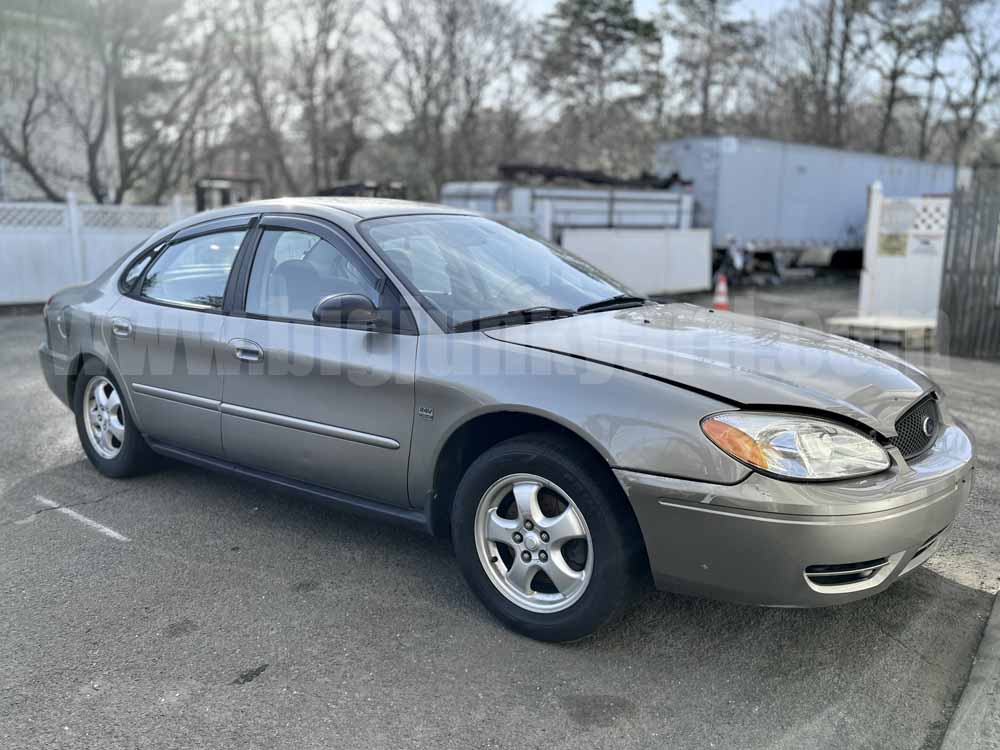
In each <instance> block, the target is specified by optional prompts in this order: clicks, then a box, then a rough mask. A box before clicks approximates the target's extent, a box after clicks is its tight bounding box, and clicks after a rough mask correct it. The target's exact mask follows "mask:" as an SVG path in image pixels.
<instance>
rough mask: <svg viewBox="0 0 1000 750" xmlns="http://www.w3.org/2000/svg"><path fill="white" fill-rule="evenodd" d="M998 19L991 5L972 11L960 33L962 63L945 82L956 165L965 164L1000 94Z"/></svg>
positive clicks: (999, 15)
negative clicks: (989, 111) (968, 149)
mask: <svg viewBox="0 0 1000 750" xmlns="http://www.w3.org/2000/svg"><path fill="white" fill-rule="evenodd" d="M998 21H1000V12H998V9H997V8H995V7H994V6H992V5H990V6H988V7H985V8H982V9H971V10H970V12H969V13H968V14H967V15H966V16H965V18H964V20H963V23H962V27H961V31H960V32H959V39H960V44H961V56H962V62H963V64H962V66H961V68H959V70H958V71H956V72H955V73H953V74H952V75H948V76H945V77H944V79H943V81H942V83H943V86H944V90H945V109H946V111H947V113H948V117H949V119H950V122H949V123H948V124H947V129H948V131H949V133H950V135H951V142H952V161H953V162H954V163H955V164H956V165H958V164H961V163H962V158H963V156H964V155H965V151H966V149H967V147H968V146H969V143H970V141H971V140H972V138H973V136H975V135H976V133H977V131H978V130H979V129H980V128H981V127H982V124H983V122H982V118H983V114H984V112H985V110H986V108H987V107H988V106H990V105H991V104H993V103H994V102H996V101H997V99H998V97H1000V28H998Z"/></svg>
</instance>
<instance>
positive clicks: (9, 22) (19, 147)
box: [0, 12, 62, 201]
mask: <svg viewBox="0 0 1000 750" xmlns="http://www.w3.org/2000/svg"><path fill="white" fill-rule="evenodd" d="M2 20H3V22H4V25H3V27H0V93H2V95H3V98H4V100H5V101H6V106H0V155H2V156H4V157H6V158H8V159H10V160H11V161H12V162H13V163H14V164H15V165H16V166H17V167H18V168H20V169H21V170H22V171H23V172H24V173H25V174H26V175H27V176H28V178H29V179H30V180H31V181H32V182H33V183H34V184H35V186H36V187H37V188H38V189H39V190H41V191H42V194H43V195H44V196H45V197H46V198H47V199H48V200H50V201H61V200H62V196H61V195H59V193H58V192H57V191H56V189H55V188H54V187H53V185H52V183H51V177H50V176H49V172H50V170H49V165H47V164H46V163H45V162H44V159H43V158H41V157H40V156H39V154H38V149H37V148H36V147H37V146H38V141H39V135H40V134H42V133H44V131H46V130H49V129H51V128H52V127H53V125H52V122H51V114H52V99H51V95H50V92H49V87H48V84H49V75H50V71H49V65H48V59H47V55H46V52H45V43H44V42H45V31H46V23H45V21H44V19H43V17H42V15H41V13H40V12H36V13H35V14H34V15H32V16H30V17H28V16H20V17H18V18H17V19H14V18H11V17H10V16H7V17H6V18H3V19H2Z"/></svg>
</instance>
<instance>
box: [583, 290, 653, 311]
mask: <svg viewBox="0 0 1000 750" xmlns="http://www.w3.org/2000/svg"><path fill="white" fill-rule="evenodd" d="M648 301H649V300H647V299H646V298H645V297H636V296H634V295H631V294H619V295H617V296H616V297H609V298H608V299H602V300H598V301H597V302H588V303H587V304H586V305H580V306H579V307H578V308H576V311H577V312H578V313H587V312H598V311H600V310H621V309H624V308H626V307H638V306H639V305H644V304H646V302H648Z"/></svg>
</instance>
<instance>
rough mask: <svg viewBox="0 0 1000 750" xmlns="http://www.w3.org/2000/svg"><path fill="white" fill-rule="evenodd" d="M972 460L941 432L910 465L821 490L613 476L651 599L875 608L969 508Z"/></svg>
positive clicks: (958, 433)
mask: <svg viewBox="0 0 1000 750" xmlns="http://www.w3.org/2000/svg"><path fill="white" fill-rule="evenodd" d="M973 458H974V448H973V444H972V440H971V437H970V436H969V434H968V432H967V431H966V430H965V429H964V428H963V427H962V426H960V425H958V424H950V425H947V426H946V427H945V428H944V429H943V430H942V434H941V435H940V437H939V438H938V440H937V442H936V443H935V445H934V446H933V448H932V449H931V451H930V452H929V453H928V454H927V455H925V456H924V457H922V458H921V459H920V460H919V461H916V462H914V463H913V464H907V463H906V462H905V461H904V460H903V459H902V457H901V456H899V455H898V454H896V455H894V459H895V465H894V467H893V469H891V470H890V471H888V472H885V473H884V474H882V475H879V476H877V477H866V478H864V479H859V480H850V481H845V482H831V483H823V484H817V483H813V484H809V483H792V482H783V481H779V480H775V479H770V478H768V477H765V476H762V475H760V474H751V475H750V476H749V477H748V478H747V479H746V480H744V481H743V482H740V483H739V484H736V485H732V486H726V485H715V484H708V483H704V482H694V481H688V480H682V479H674V478H669V477H661V476H653V475H649V474H642V473H639V472H633V471H628V470H621V469H619V470H616V472H615V473H616V475H617V476H618V479H619V481H620V482H621V483H622V486H623V487H624V488H625V491H626V493H627V494H628V497H629V500H630V501H631V504H632V507H633V509H634V510H635V513H636V516H637V518H638V520H639V525H640V527H641V529H642V534H643V538H644V540H645V543H646V551H647V553H648V556H649V562H650V567H651V569H652V572H653V578H654V580H655V582H656V585H657V586H658V587H659V588H662V589H666V590H671V591H680V592H684V593H693V594H699V595H704V596H711V597H714V598H719V599H727V600H731V601H740V602H746V603H751V604H762V605H768V606H787V607H821V606H827V605H831V604H840V603H843V602H847V601H852V600H854V599H860V598H863V597H866V596H871V595H872V594H876V593H878V592H880V591H883V590H884V589H886V588H887V587H888V586H890V585H892V583H893V582H894V581H895V580H896V579H898V578H899V577H900V576H901V575H904V574H906V573H908V572H910V571H911V570H913V569H914V568H916V567H918V566H919V565H921V564H922V563H923V562H925V561H926V560H927V559H928V558H929V557H930V556H931V555H932V554H934V552H935V551H936V550H937V548H938V546H939V545H940V543H941V540H942V538H943V535H944V533H945V532H946V530H947V529H948V527H949V526H950V524H951V523H952V521H953V520H954V519H955V516H957V515H958V512H959V510H960V509H961V507H962V505H963V504H964V503H965V501H966V500H967V499H968V496H969V492H970V491H971V487H972V477H973Z"/></svg>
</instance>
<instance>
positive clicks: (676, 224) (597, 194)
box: [441, 181, 692, 242]
mask: <svg viewBox="0 0 1000 750" xmlns="http://www.w3.org/2000/svg"><path fill="white" fill-rule="evenodd" d="M441 202H442V203H444V204H445V205H446V206H455V207H456V208H468V209H471V210H473V211H479V212H480V213H484V214H488V215H489V216H491V217H493V218H496V219H501V220H506V221H509V222H510V223H512V224H516V225H518V226H521V227H524V228H526V229H530V230H533V231H536V232H538V233H539V234H541V235H542V236H544V237H546V238H548V239H551V240H555V241H557V242H558V241H559V240H560V238H561V236H562V231H563V230H564V229H567V228H582V227H590V228H593V227H605V228H615V227H622V228H629V229H639V228H644V229H689V228H690V226H691V207H692V202H691V196H689V195H686V194H680V193H677V192H673V191H670V190H643V189H631V188H621V187H563V186H558V185H518V184H516V183H511V182H507V181H490V182H446V183H445V184H444V185H443V186H442V187H441Z"/></svg>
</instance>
